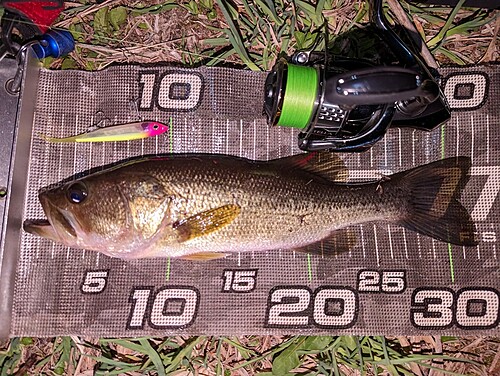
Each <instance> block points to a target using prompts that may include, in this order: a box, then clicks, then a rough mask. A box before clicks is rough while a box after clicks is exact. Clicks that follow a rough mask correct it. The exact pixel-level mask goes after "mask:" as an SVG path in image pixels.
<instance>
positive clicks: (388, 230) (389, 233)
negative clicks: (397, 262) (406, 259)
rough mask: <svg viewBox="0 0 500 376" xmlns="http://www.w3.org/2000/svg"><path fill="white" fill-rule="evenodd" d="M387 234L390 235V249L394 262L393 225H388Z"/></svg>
mask: <svg viewBox="0 0 500 376" xmlns="http://www.w3.org/2000/svg"><path fill="white" fill-rule="evenodd" d="M387 233H388V235H389V249H390V251H391V259H392V260H394V250H393V249H392V233H391V225H387Z"/></svg>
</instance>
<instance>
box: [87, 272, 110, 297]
mask: <svg viewBox="0 0 500 376" xmlns="http://www.w3.org/2000/svg"><path fill="white" fill-rule="evenodd" d="M108 274H109V270H97V271H93V272H87V273H86V274H85V277H84V279H83V283H82V286H81V290H82V293H84V294H99V293H101V292H103V291H104V289H105V288H106V285H107V282H108Z"/></svg>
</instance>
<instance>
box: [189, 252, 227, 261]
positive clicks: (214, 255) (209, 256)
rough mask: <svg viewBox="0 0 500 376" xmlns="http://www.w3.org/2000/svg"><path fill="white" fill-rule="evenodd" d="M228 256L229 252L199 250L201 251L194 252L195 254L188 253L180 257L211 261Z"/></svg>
mask: <svg viewBox="0 0 500 376" xmlns="http://www.w3.org/2000/svg"><path fill="white" fill-rule="evenodd" d="M227 256H229V254H228V253H218V252H199V253H193V254H191V255H187V256H181V257H179V258H181V259H183V260H191V261H210V260H217V259H221V258H224V257H227Z"/></svg>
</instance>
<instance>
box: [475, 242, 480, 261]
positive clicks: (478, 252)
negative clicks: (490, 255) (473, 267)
mask: <svg viewBox="0 0 500 376" xmlns="http://www.w3.org/2000/svg"><path fill="white" fill-rule="evenodd" d="M476 247H477V259H478V260H481V253H480V251H479V244H478V245H477V246H476Z"/></svg>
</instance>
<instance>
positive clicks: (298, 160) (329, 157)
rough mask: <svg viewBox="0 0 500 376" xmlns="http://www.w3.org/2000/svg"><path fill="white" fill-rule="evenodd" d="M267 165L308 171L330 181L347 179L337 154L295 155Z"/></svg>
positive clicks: (343, 166)
mask: <svg viewBox="0 0 500 376" xmlns="http://www.w3.org/2000/svg"><path fill="white" fill-rule="evenodd" d="M269 163H272V164H275V165H276V166H279V167H280V168H283V169H288V170H292V171H293V170H295V169H300V170H303V171H308V172H310V173H312V174H314V175H317V176H321V177H322V178H324V179H327V180H331V181H337V182H346V181H347V179H348V177H349V173H348V170H347V168H346V166H345V164H344V161H343V160H342V159H341V158H340V157H339V156H338V155H337V154H334V153H331V152H327V151H315V152H312V153H303V154H296V155H292V156H290V157H285V158H280V159H273V160H271V161H269Z"/></svg>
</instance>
